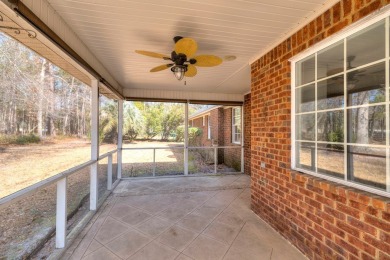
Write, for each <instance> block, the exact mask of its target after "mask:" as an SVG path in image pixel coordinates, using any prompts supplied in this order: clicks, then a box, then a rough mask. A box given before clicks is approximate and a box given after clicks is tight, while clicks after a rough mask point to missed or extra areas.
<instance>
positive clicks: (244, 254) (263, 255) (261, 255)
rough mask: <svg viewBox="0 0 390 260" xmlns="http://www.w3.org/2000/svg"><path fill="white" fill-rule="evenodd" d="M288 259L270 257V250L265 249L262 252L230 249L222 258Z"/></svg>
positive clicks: (234, 259) (235, 259)
mask: <svg viewBox="0 0 390 260" xmlns="http://www.w3.org/2000/svg"><path fill="white" fill-rule="evenodd" d="M238 259H239V260H289V259H288V258H287V259H280V258H273V257H272V258H271V252H270V251H268V250H265V251H263V252H257V253H253V252H251V251H244V250H236V249H230V250H229V251H228V252H227V253H226V255H225V257H224V258H223V260H238Z"/></svg>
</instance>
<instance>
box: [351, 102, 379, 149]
mask: <svg viewBox="0 0 390 260" xmlns="http://www.w3.org/2000/svg"><path fill="white" fill-rule="evenodd" d="M385 117H386V111H385V106H371V107H359V108H353V109H348V122H350V123H349V125H348V142H349V143H359V144H386V120H385Z"/></svg>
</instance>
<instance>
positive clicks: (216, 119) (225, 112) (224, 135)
mask: <svg viewBox="0 0 390 260" xmlns="http://www.w3.org/2000/svg"><path fill="white" fill-rule="evenodd" d="M241 117H242V113H241V107H234V106H211V107H207V108H206V109H203V110H200V111H198V112H196V113H194V114H192V115H190V116H189V118H188V120H189V123H188V125H189V127H197V128H199V129H201V130H202V134H201V136H200V138H199V141H198V143H197V144H196V145H199V146H218V147H231V148H218V164H225V165H226V166H228V167H231V168H234V169H235V170H237V171H240V169H241V149H236V148H233V147H236V146H238V147H240V146H241V144H242V130H241ZM245 173H247V174H249V172H245Z"/></svg>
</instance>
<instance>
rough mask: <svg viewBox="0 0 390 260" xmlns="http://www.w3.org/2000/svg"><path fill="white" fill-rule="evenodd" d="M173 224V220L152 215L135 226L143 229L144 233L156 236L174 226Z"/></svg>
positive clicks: (140, 229)
mask: <svg viewBox="0 0 390 260" xmlns="http://www.w3.org/2000/svg"><path fill="white" fill-rule="evenodd" d="M172 224H173V223H172V222H170V221H167V220H165V219H161V218H157V217H152V218H150V219H148V220H146V221H145V222H142V223H141V224H139V225H138V226H136V227H135V228H136V229H138V230H139V231H141V232H142V233H145V234H147V235H149V236H150V237H155V236H158V235H160V234H161V233H162V232H164V231H165V230H166V229H168V228H169V227H170V226H172Z"/></svg>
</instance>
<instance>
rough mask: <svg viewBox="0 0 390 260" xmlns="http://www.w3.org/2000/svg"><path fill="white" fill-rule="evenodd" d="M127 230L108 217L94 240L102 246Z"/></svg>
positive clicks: (124, 226)
mask: <svg viewBox="0 0 390 260" xmlns="http://www.w3.org/2000/svg"><path fill="white" fill-rule="evenodd" d="M128 230H129V229H128V227H127V226H126V225H124V224H122V223H120V222H119V221H117V220H115V219H113V218H111V217H108V218H107V219H106V221H105V222H104V223H103V225H102V226H101V227H100V230H99V231H98V232H97V234H96V236H95V239H96V240H97V241H98V242H100V243H102V244H103V245H104V244H106V243H108V242H109V241H111V240H113V239H114V238H116V237H117V236H120V235H121V234H123V233H125V232H126V231H128Z"/></svg>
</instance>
